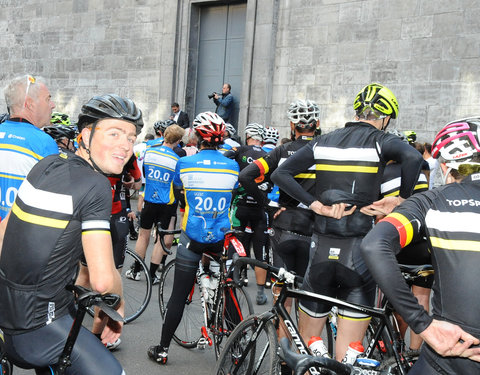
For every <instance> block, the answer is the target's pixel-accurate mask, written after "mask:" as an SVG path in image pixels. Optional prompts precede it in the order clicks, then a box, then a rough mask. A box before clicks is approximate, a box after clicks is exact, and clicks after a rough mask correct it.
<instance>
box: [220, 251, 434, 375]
mask: <svg viewBox="0 0 480 375" xmlns="http://www.w3.org/2000/svg"><path fill="white" fill-rule="evenodd" d="M245 264H251V265H253V266H255V267H262V268H264V269H267V270H269V271H270V272H271V273H272V274H274V275H275V276H276V278H277V280H278V282H279V288H280V291H279V294H278V297H277V301H276V302H275V304H274V305H273V307H272V308H271V309H270V310H269V311H266V312H264V313H263V314H260V315H254V316H251V317H250V318H248V319H245V320H244V321H242V322H241V323H240V324H239V325H238V326H237V327H236V328H235V330H234V331H233V332H232V334H231V335H230V337H229V338H228V340H227V343H226V344H225V347H224V350H223V351H222V353H221V355H220V357H219V359H218V361H217V365H216V368H215V372H214V373H215V374H221V375H226V374H230V375H233V374H248V375H251V374H271V375H276V374H279V373H280V361H279V357H278V355H277V348H278V337H277V329H278V327H279V325H280V324H282V325H284V327H283V328H284V330H285V332H287V333H288V336H289V340H290V342H292V343H293V345H294V348H295V350H296V351H297V352H299V353H300V354H307V355H310V354H311V353H310V351H309V349H308V348H307V345H306V344H305V342H304V341H303V339H302V337H301V336H300V333H299V331H298V328H297V326H296V323H295V321H294V320H292V318H291V317H290V315H289V314H288V312H287V310H286V309H285V306H284V304H285V300H286V299H287V297H293V298H307V299H311V300H316V301H322V302H327V303H331V304H332V305H336V306H338V307H339V308H348V309H351V310H354V311H358V312H361V313H364V314H368V315H370V316H372V318H373V319H374V323H372V325H371V326H372V328H371V332H370V339H369V341H368V342H367V343H366V348H365V353H364V356H365V357H366V358H371V359H374V358H375V357H377V358H378V357H379V355H380V352H381V353H382V355H383V353H384V352H383V350H384V349H383V348H382V346H385V351H386V353H388V358H384V359H383V358H382V361H381V364H380V366H379V368H378V371H377V370H376V369H372V368H369V369H368V371H371V372H368V374H372V375H375V374H391V375H393V374H395V375H397V374H402V375H405V374H406V373H407V372H408V370H409V369H410V368H411V366H412V365H413V363H414V362H415V361H416V360H417V358H418V354H419V353H418V352H409V351H405V345H404V343H403V340H402V339H401V338H400V334H399V332H398V329H397V327H395V326H394V324H393V323H392V317H393V309H392V308H391V305H390V304H389V303H386V305H385V306H384V307H382V308H378V307H374V308H371V307H367V306H363V305H358V304H352V303H348V302H345V301H341V300H339V299H336V298H332V297H328V296H325V295H321V294H316V293H311V292H307V291H302V290H299V289H298V288H297V286H298V285H299V283H301V282H302V278H301V277H299V276H297V275H295V274H294V273H291V272H289V271H287V270H285V269H284V268H276V267H272V266H270V265H267V264H265V263H262V262H258V261H257V260H255V259H245V258H240V259H238V260H237V261H236V263H235V267H234V280H235V282H239V283H240V282H241V281H240V280H239V274H238V270H239V269H240V268H241V267H242V266H243V265H245ZM430 267H431V266H430ZM416 269H417V270H418V269H422V266H417V267H416ZM410 271H412V272H413V270H410ZM381 341H383V343H382V344H380V342H381ZM385 357H386V356H385ZM309 371H310V373H311V374H321V373H322V372H321V370H319V369H318V368H315V367H309ZM385 371H387V372H385ZM340 373H341V372H340ZM358 373H359V374H361V372H358ZM364 373H367V372H364Z"/></svg>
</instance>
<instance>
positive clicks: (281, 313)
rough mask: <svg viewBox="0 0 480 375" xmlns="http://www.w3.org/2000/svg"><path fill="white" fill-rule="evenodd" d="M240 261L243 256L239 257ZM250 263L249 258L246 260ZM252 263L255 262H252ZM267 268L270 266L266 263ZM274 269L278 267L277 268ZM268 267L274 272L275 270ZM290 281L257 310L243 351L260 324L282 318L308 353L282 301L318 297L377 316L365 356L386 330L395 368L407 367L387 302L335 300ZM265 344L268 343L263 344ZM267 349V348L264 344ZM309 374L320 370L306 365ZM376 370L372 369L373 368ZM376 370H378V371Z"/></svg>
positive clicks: (298, 347)
mask: <svg viewBox="0 0 480 375" xmlns="http://www.w3.org/2000/svg"><path fill="white" fill-rule="evenodd" d="M242 262H243V260H242ZM249 263H250V261H249ZM255 266H257V264H256V263H255ZM270 268H271V267H270ZM277 270H278V269H277ZM271 271H273V272H275V273H276V271H275V270H272V269H271ZM295 278H296V280H297V281H298V277H295ZM290 285H291V284H290V283H288V282H285V284H284V285H283V286H282V287H281V290H280V293H279V295H278V298H277V301H276V302H275V304H274V306H273V307H272V309H271V310H269V311H267V312H265V313H263V314H261V315H260V316H258V317H257V318H258V322H259V325H258V327H257V328H256V330H255V332H254V333H253V334H252V336H251V337H250V340H249V342H248V343H247V345H246V347H245V350H244V352H249V350H251V348H252V346H253V345H255V340H256V338H257V336H258V335H259V333H260V332H261V331H262V329H263V327H264V326H265V325H266V324H267V322H269V321H274V323H275V325H276V326H278V324H279V322H280V320H279V318H281V320H282V321H283V323H284V325H285V327H286V330H287V332H288V334H289V335H290V339H291V341H293V343H294V345H295V347H296V350H297V351H298V352H300V353H302V354H311V353H310V352H309V349H308V348H307V345H306V344H305V341H304V340H303V339H302V337H301V336H300V333H299V331H298V328H297V326H296V324H295V323H294V322H293V321H292V318H291V317H290V315H289V313H288V312H287V310H286V309H285V306H284V303H285V301H286V299H287V298H289V297H291V298H307V299H310V300H315V301H322V302H329V303H331V304H332V305H336V306H338V307H342V308H348V309H351V310H354V311H357V312H362V313H364V314H367V315H369V316H372V317H374V318H377V319H378V320H379V322H380V323H379V325H378V326H377V327H376V329H375V332H374V334H373V337H372V339H371V341H370V343H369V344H368V346H367V348H366V350H365V356H366V357H367V358H371V356H372V355H373V351H374V349H375V347H376V346H377V345H378V343H379V339H380V336H381V334H382V332H386V333H387V335H388V342H387V343H385V344H386V345H391V347H392V348H393V350H392V351H393V354H394V356H395V360H396V362H397V363H398V364H399V368H400V370H401V374H402V375H405V374H406V373H407V371H408V369H406V368H405V360H404V358H403V355H402V351H401V349H402V348H401V346H402V345H401V343H400V342H399V334H398V332H397V331H396V330H395V329H394V327H393V324H392V322H391V319H390V318H391V316H392V315H393V308H392V307H391V305H390V304H389V303H386V304H385V306H384V307H383V308H378V307H368V306H364V305H359V304H352V303H349V302H345V301H342V300H339V299H337V298H333V297H329V296H325V295H322V294H316V293H312V292H307V291H302V290H299V289H295V288H292V287H291V286H290ZM267 346H268V345H267ZM266 349H268V348H266ZM265 353H266V350H264V351H263V353H262V354H261V356H260V358H259V360H258V361H257V365H256V367H255V371H254V372H253V374H256V372H257V371H258V368H259V367H260V364H261V361H262V360H263V358H262V356H263V355H264V354H265ZM244 360H245V357H244V356H243V355H242V356H241V357H240V358H239V359H238V362H237V363H236V367H235V368H234V371H233V374H236V372H237V369H238V368H240V367H241V366H242V364H243V362H244ZM309 371H310V373H311V374H320V371H319V370H317V369H316V368H310V369H309ZM373 371H376V370H373ZM375 373H377V372H372V374H375ZM379 373H380V372H378V374H379Z"/></svg>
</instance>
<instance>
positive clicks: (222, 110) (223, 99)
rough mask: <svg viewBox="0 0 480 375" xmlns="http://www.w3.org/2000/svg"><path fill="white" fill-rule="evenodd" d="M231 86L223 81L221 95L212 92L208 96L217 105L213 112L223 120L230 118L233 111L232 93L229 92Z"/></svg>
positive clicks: (227, 120)
mask: <svg viewBox="0 0 480 375" xmlns="http://www.w3.org/2000/svg"><path fill="white" fill-rule="evenodd" d="M231 90H232V86H230V84H229V83H224V84H223V87H222V95H221V96H220V95H219V94H218V93H216V92H214V93H212V94H211V95H209V96H208V98H209V99H212V98H213V102H214V103H215V104H216V105H217V108H216V109H215V113H216V114H218V115H219V116H220V117H221V118H222V119H223V120H224V121H225V122H231V121H229V120H230V119H231V118H232V112H233V95H232V94H231V93H230V91H231Z"/></svg>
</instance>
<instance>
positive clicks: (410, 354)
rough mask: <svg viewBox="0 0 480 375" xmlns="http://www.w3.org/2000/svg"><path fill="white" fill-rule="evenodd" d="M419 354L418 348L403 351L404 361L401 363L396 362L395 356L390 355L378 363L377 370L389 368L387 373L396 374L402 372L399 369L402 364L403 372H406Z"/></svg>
mask: <svg viewBox="0 0 480 375" xmlns="http://www.w3.org/2000/svg"><path fill="white" fill-rule="evenodd" d="M419 356H420V350H408V351H406V352H404V353H403V357H404V358H405V361H404V362H403V363H402V364H401V365H399V364H398V362H397V360H396V359H395V357H390V358H388V359H386V360H385V361H384V362H383V363H382V364H381V365H380V368H379V370H389V372H388V373H389V374H392V375H397V374H402V371H401V369H400V366H402V367H403V370H404V371H405V372H408V371H409V370H410V369H411V368H412V367H413V365H414V364H415V362H417V360H418V357H419Z"/></svg>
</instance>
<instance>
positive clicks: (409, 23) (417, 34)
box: [401, 16, 433, 39]
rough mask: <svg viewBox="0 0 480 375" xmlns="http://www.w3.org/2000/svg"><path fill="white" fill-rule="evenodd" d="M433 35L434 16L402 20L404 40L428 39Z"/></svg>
mask: <svg viewBox="0 0 480 375" xmlns="http://www.w3.org/2000/svg"><path fill="white" fill-rule="evenodd" d="M432 33H433V16H423V17H411V18H404V19H402V31H401V37H402V39H413V38H428V37H431V36H432Z"/></svg>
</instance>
